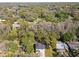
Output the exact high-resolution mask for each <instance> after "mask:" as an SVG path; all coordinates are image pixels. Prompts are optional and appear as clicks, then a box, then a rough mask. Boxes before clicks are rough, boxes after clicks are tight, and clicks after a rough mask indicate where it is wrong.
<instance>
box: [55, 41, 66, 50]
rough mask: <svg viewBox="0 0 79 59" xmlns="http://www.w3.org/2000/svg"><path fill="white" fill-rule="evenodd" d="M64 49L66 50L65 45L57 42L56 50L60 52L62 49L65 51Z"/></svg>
mask: <svg viewBox="0 0 79 59" xmlns="http://www.w3.org/2000/svg"><path fill="white" fill-rule="evenodd" d="M65 48H67V45H66V44H65V43H63V42H61V41H58V42H57V44H56V49H61V50H63V49H65Z"/></svg>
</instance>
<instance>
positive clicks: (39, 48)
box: [35, 42, 45, 57]
mask: <svg viewBox="0 0 79 59" xmlns="http://www.w3.org/2000/svg"><path fill="white" fill-rule="evenodd" d="M35 48H36V55H37V56H38V57H45V45H43V44H41V43H38V42H36V43H35Z"/></svg>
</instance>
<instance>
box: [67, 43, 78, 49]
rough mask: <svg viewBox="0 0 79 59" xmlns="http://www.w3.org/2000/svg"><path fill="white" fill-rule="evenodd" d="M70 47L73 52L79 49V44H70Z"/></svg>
mask: <svg viewBox="0 0 79 59" xmlns="http://www.w3.org/2000/svg"><path fill="white" fill-rule="evenodd" d="M68 45H69V47H70V48H71V49H72V50H78V49H79V42H69V43H68Z"/></svg>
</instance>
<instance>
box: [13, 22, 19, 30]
mask: <svg viewBox="0 0 79 59" xmlns="http://www.w3.org/2000/svg"><path fill="white" fill-rule="evenodd" d="M12 26H13V28H16V29H20V24H19V23H18V22H14V24H13V25H12Z"/></svg>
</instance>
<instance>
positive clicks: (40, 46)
mask: <svg viewBox="0 0 79 59" xmlns="http://www.w3.org/2000/svg"><path fill="white" fill-rule="evenodd" d="M35 44H36V49H45V45H43V44H41V43H38V42H35Z"/></svg>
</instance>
